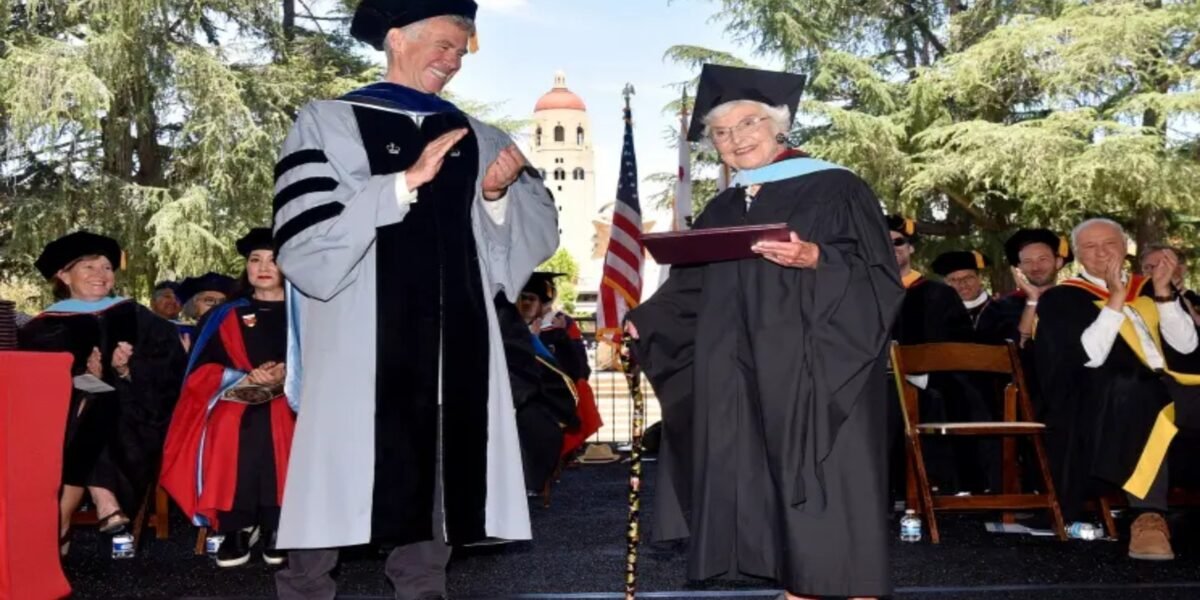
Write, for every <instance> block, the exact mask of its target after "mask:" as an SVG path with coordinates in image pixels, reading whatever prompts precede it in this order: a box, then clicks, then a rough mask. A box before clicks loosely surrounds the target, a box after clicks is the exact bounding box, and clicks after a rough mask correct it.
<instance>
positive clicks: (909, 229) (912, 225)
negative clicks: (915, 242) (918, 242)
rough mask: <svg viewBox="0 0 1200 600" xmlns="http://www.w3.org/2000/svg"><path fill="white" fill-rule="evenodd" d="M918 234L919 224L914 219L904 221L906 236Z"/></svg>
mask: <svg viewBox="0 0 1200 600" xmlns="http://www.w3.org/2000/svg"><path fill="white" fill-rule="evenodd" d="M916 232H917V222H916V221H913V220H912V219H904V235H912V234H914V233H916Z"/></svg>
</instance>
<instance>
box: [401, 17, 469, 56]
mask: <svg viewBox="0 0 1200 600" xmlns="http://www.w3.org/2000/svg"><path fill="white" fill-rule="evenodd" d="M434 19H446V20H448V21H450V22H451V23H453V24H455V25H457V26H458V28H459V29H461V30H463V31H465V32H467V36H468V37H470V36H472V35H475V20H474V19H469V18H467V17H464V16H462V15H438V16H436V17H429V18H428V19H421V20H420V21H416V22H413V23H409V24H408V25H405V26H404V27H400V28H399V29H400V32H401V33H403V34H404V36H405V37H407V38H408V39H410V40H415V39H417V38H419V37H421V32H422V31H424V30H425V26H426V25H428V24H429V22H430V21H432V20H434ZM389 32H390V30H389ZM383 50H384V52H385V53H386V54H387V56H388V57H389V58H390V57H391V55H392V42H391V38H390V37H389V36H386V35H385V36H384V37H383Z"/></svg>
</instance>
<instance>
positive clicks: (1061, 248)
mask: <svg viewBox="0 0 1200 600" xmlns="http://www.w3.org/2000/svg"><path fill="white" fill-rule="evenodd" d="M1070 253H1071V245H1070V244H1069V243H1067V238H1065V237H1059V238H1058V256H1059V258H1066V257H1067V255H1069V254H1070Z"/></svg>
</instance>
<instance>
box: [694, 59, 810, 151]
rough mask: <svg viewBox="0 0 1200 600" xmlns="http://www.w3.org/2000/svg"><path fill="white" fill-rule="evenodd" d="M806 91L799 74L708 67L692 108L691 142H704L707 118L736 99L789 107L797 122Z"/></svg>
mask: <svg viewBox="0 0 1200 600" xmlns="http://www.w3.org/2000/svg"><path fill="white" fill-rule="evenodd" d="M803 91H804V76H803V75H797V74H796V73H783V72H780V71H762V70H759V69H744V68H741V67H727V66H724V65H704V68H702V69H701V70H700V85H699V86H698V87H697V89H696V104H695V106H694V107H693V108H692V122H691V124H690V125H688V136H687V139H688V141H689V142H698V141H700V138H701V137H703V136H704V117H705V116H707V115H708V113H709V112H711V111H712V109H714V108H716V107H718V106H720V105H722V104H724V103H726V102H733V101H734V100H753V101H755V102H762V103H763V104H767V105H770V106H787V107H788V109H789V110H791V111H792V118H793V119H795V118H796V107H797V106H799V105H800V94H801V92H803Z"/></svg>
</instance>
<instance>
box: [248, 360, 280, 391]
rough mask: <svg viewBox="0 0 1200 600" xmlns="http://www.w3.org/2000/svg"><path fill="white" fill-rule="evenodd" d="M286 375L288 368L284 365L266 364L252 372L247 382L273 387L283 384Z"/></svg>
mask: <svg viewBox="0 0 1200 600" xmlns="http://www.w3.org/2000/svg"><path fill="white" fill-rule="evenodd" d="M286 375H287V368H286V366H285V365H284V364H283V363H277V362H265V363H263V364H261V365H259V366H258V368H256V369H254V370H253V371H250V374H249V375H247V376H246V381H247V382H249V383H251V384H254V385H261V386H272V385H277V384H279V383H282V382H283V378H284V377H285V376H286Z"/></svg>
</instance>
